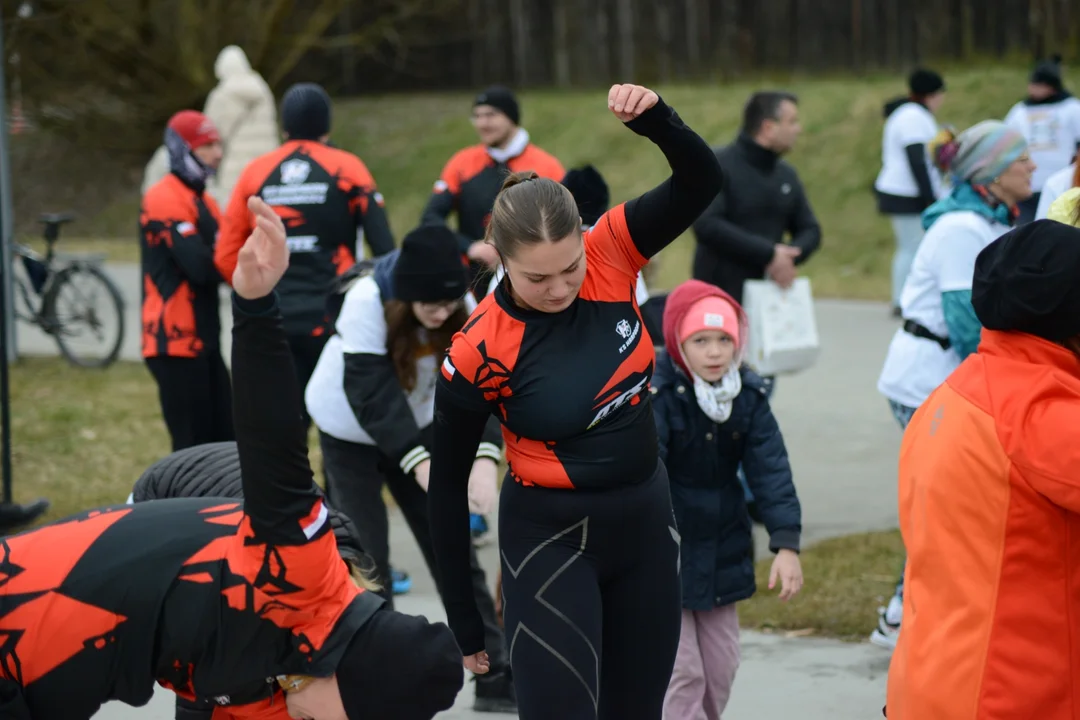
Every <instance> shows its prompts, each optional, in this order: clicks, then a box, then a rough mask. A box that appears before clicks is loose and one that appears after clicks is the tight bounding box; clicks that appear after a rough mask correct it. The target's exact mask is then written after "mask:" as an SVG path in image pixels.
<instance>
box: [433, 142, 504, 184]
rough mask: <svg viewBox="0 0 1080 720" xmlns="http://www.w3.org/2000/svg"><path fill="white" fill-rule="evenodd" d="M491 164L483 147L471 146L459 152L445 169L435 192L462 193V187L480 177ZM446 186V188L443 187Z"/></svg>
mask: <svg viewBox="0 0 1080 720" xmlns="http://www.w3.org/2000/svg"><path fill="white" fill-rule="evenodd" d="M490 164H491V157H490V156H489V155H488V154H487V150H486V149H484V146H483V145H471V146H469V147H467V148H463V149H461V150H458V151H457V152H456V153H454V155H453V156H452V157H451V158H450V160H449V161H448V162H447V163H446V166H445V167H443V171H442V175H440V176H439V182H437V183H436V184H435V192H440V191H443V190H447V191H449V192H451V193H453V194H454V195H457V194H458V193H459V192H461V186H462V185H463V184H465V183H467V182H468V181H469V180H471V179H472V178H474V177H475V176H476V175H478V174H479V173H480V172H481V171H482V170H483V169H484V168H486V167H487V166H488V165H490ZM442 186H445V187H442Z"/></svg>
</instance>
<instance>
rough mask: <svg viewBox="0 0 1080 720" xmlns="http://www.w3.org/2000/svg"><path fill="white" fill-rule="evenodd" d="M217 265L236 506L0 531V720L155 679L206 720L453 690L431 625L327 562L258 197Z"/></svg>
mask: <svg viewBox="0 0 1080 720" xmlns="http://www.w3.org/2000/svg"><path fill="white" fill-rule="evenodd" d="M248 207H249V209H250V210H251V211H252V213H253V214H254V215H255V217H256V229H255V230H254V231H253V232H252V233H251V235H250V236H249V238H248V240H247V242H246V243H245V245H244V246H243V248H242V249H241V250H240V252H239V254H238V256H237V265H236V271H235V272H234V273H233V276H232V281H233V289H234V293H233V300H232V306H233V344H232V368H233V377H234V384H233V389H234V393H235V405H234V408H233V410H234V414H235V422H236V450H237V454H238V456H239V460H240V481H241V485H242V486H243V493H242V494H243V501H242V502H239V501H236V500H232V499H229V498H215V497H195V498H175V499H174V498H170V499H165V500H154V501H152V502H141V503H136V504H135V505H117V506H112V507H105V508H99V509H96V510H90V511H87V512H83V513H80V514H79V515H76V516H74V517H71V518H66V519H64V520H59V521H57V522H55V523H52V524H50V525H46V526H43V527H40V528H36V529H34V530H30V531H27V532H24V533H22V534H19V535H12V536H9V537H6V538H2V539H0V718H3V719H4V720H59V719H60V718H63V719H64V720H89V718H91V717H94V716H95V714H96V713H97V712H98V710H99V709H100V708H101V706H102V705H103V704H104V703H105V702H107V701H109V700H119V701H121V702H123V703H126V704H128V705H133V706H136V707H139V706H142V705H145V704H146V703H147V702H149V701H150V698H151V697H152V696H153V693H154V684H155V682H156V683H158V684H160V685H162V686H163V687H165V688H168V689H169V690H172V691H173V692H175V693H176V694H177V695H179V696H181V697H183V698H185V699H186V700H190V701H193V702H195V703H199V702H200V701H209V702H211V703H213V704H214V705H216V706H218V707H217V709H216V710H215V712H214V715H213V717H214V720H271V719H273V720H277V719H278V718H282V719H283V718H285V717H290V718H318V720H374V719H375V718H394V719H395V720H431V718H432V717H434V716H435V714H436V713H438V712H441V711H443V710H446V709H448V708H450V707H451V706H452V705H453V704H454V698H455V697H456V696H457V694H458V692H459V691H460V690H461V687H462V685H463V683H464V673H463V671H462V668H461V651H460V650H459V649H458V647H457V644H456V643H455V642H454V636H453V634H452V633H451V632H450V630H449V628H447V627H446V626H445V625H444V624H442V623H429V622H428V621H427V620H425V619H424V618H422V617H411V616H408V615H403V614H401V613H396V612H394V611H392V610H388V609H387V608H386V604H385V602H384V601H383V599H382V598H380V597H379V596H378V595H377V594H375V593H373V592H370V591H368V590H366V589H365V588H364V587H361V586H362V585H363V583H362V582H357V580H356V578H354V577H353V574H352V573H350V571H349V568H348V566H347V565H346V563H343V562H342V561H341V560H342V559H341V555H340V553H339V551H338V545H337V542H336V541H335V537H334V534H333V532H332V531H331V524H330V518H329V509H328V508H327V506H326V505H325V504H324V502H323V498H322V495H321V494H320V492H319V490H318V487H317V486H316V485H315V483H314V481H313V479H312V475H311V465H310V464H309V463H308V447H307V433H306V432H305V427H304V422H303V418H302V417H301V415H300V388H299V387H297V381H296V370H295V368H294V367H293V362H292V356H291V354H290V352H289V345H288V340H287V337H286V334H285V330H284V322H283V320H282V317H281V311H280V309H279V307H278V300H277V294H276V292H275V287H276V286H277V284H278V281H279V280H281V276H282V275H283V274H284V273H285V268H286V267H287V266H288V264H289V250H288V247H287V246H286V241H285V227H284V225H283V223H282V222H281V219H280V218H278V216H277V215H276V214H275V213H274V211H273V209H271V208H270V206H268V205H267V204H266V203H264V202H263V201H262V200H260V199H259V198H251V199H250V200H249V201H248Z"/></svg>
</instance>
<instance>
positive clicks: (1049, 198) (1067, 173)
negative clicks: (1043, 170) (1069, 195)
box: [1035, 163, 1076, 220]
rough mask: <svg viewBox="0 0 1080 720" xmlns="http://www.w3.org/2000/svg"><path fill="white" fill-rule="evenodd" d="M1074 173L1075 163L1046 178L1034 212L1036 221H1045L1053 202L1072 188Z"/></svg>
mask: <svg viewBox="0 0 1080 720" xmlns="http://www.w3.org/2000/svg"><path fill="white" fill-rule="evenodd" d="M1075 172H1076V163H1073V164H1072V165H1070V166H1069V167H1067V168H1064V169H1062V170H1058V171H1057V172H1056V173H1054V174H1053V175H1051V176H1050V177H1048V178H1046V184H1045V185H1043V189H1042V195H1040V196H1039V208H1038V209H1037V210H1036V211H1035V219H1036V220H1045V219H1046V216H1047V214H1048V213H1049V212H1050V206H1051V205H1053V204H1054V201H1055V200H1057V199H1058V198H1059V197H1061V196H1062V195H1063V194H1064V193H1065V191H1066V190H1068V189H1069V188H1071V187H1072V186H1073V185H1072V181H1073V174H1074V173H1075Z"/></svg>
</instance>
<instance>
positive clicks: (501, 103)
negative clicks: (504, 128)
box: [473, 85, 521, 125]
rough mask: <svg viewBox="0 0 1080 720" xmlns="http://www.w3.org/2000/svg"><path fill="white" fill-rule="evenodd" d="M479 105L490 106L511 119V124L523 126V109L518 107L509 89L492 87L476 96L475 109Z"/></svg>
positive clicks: (498, 86)
mask: <svg viewBox="0 0 1080 720" xmlns="http://www.w3.org/2000/svg"><path fill="white" fill-rule="evenodd" d="M477 105H490V106H491V107H493V108H495V109H496V110H498V111H499V112H501V113H503V114H504V115H506V117H508V118H510V122H512V123H514V124H515V125H520V124H521V108H519V107H518V101H517V98H516V97H514V93H513V91H512V90H510V88H508V87H503V86H502V85H492V86H491V87H489V88H487V89H486V90H484V91H483V92H481V93H480V94H479V95H477V96H476V99H475V100H473V107H476V106H477Z"/></svg>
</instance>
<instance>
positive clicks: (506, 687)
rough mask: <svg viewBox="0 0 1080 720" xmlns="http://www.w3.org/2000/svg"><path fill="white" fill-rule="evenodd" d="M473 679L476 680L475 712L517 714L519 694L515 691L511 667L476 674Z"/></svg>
mask: <svg viewBox="0 0 1080 720" xmlns="http://www.w3.org/2000/svg"><path fill="white" fill-rule="evenodd" d="M473 681H474V682H476V702H475V703H473V710H474V711H475V712H482V713H508V714H512V715H517V711H518V707H517V694H515V693H514V679H513V676H511V674H510V670H509V669H507V670H503V671H501V672H490V673H488V674H486V675H476V676H474V677H473Z"/></svg>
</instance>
